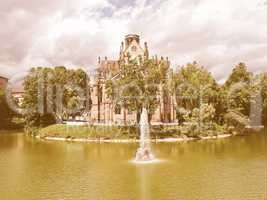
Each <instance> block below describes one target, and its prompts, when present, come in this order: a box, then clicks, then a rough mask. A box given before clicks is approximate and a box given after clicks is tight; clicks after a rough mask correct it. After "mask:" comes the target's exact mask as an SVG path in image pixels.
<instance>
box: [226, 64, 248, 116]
mask: <svg viewBox="0 0 267 200" xmlns="http://www.w3.org/2000/svg"><path fill="white" fill-rule="evenodd" d="M252 78H253V74H252V73H250V72H248V69H247V66H246V65H245V64H244V63H239V64H238V65H236V66H235V67H234V69H233V71H232V73H231V75H230V76H229V78H228V79H227V81H226V82H225V84H224V90H225V91H224V93H225V94H226V95H227V97H226V99H227V102H226V103H227V105H228V109H230V110H234V111H235V112H239V113H241V114H242V115H246V116H249V113H250V100H251V92H252V91H253V85H252Z"/></svg>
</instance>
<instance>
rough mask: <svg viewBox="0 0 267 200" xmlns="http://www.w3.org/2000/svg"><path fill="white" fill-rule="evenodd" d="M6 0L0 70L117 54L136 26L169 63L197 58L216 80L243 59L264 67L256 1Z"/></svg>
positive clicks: (262, 19)
mask: <svg viewBox="0 0 267 200" xmlns="http://www.w3.org/2000/svg"><path fill="white" fill-rule="evenodd" d="M36 2H37V1H34V0H28V1H27V3H25V2H24V3H23V4H22V3H21V1H19V0H13V1H8V2H1V3H0V8H1V9H0V11H1V12H0V13H1V14H0V15H1V18H0V23H1V24H2V25H4V27H5V29H1V30H0V40H1V44H2V45H1V47H0V69H1V72H0V73H5V74H9V75H12V74H13V73H16V72H17V71H18V70H22V69H26V68H28V67H30V66H44V65H45V66H53V65H66V66H84V67H85V68H87V69H90V68H93V67H94V66H95V63H96V60H97V57H98V56H101V57H104V56H106V55H107V56H108V57H113V58H114V59H116V58H117V55H118V51H119V45H120V42H121V41H122V40H123V37H124V35H125V34H127V33H132V32H134V33H138V34H140V35H141V37H142V39H143V42H144V41H147V42H148V43H149V47H150V50H151V54H152V55H153V54H156V53H157V54H159V55H163V56H169V57H170V59H171V61H172V63H173V65H176V64H179V65H182V64H185V63H187V62H191V61H194V60H196V61H199V62H200V64H202V65H204V66H205V67H207V68H208V69H209V70H210V71H211V72H212V74H213V75H214V76H215V77H216V78H217V79H218V80H223V79H225V77H226V76H227V75H228V74H229V73H230V71H231V68H232V67H233V65H235V64H237V63H238V62H241V61H242V62H246V63H247V64H248V66H249V69H250V70H251V71H255V72H261V71H265V70H266V69H267V68H266V63H267V62H266V61H267V56H265V52H266V50H267V42H266V41H267V35H266V34H265V32H266V31H267V26H266V25H267V18H266V11H267V8H266V5H265V4H264V2H263V1H250V0H236V1H232V0H225V1H221V0H202V1H200V0H168V1H164V0H162V1H161V0H153V1H151V0H136V1H135V2H134V3H133V1H130V0H110V1H108V0H97V1H93V0H91V1H87V0H79V1H66V0H58V1H54V0H49V1H45V0H41V1H38V3H36Z"/></svg>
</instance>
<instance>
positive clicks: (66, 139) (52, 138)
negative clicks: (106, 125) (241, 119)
mask: <svg viewBox="0 0 267 200" xmlns="http://www.w3.org/2000/svg"><path fill="white" fill-rule="evenodd" d="M232 136H235V135H234V134H222V135H218V136H203V137H201V136H200V137H199V138H193V137H187V138H164V139H156V138H155V139H150V141H151V142H152V143H178V142H189V141H196V140H215V139H224V138H229V137H232ZM35 138H37V139H40V140H46V141H61V142H88V143H139V142H140V140H139V139H101V138H99V139H90V138H72V137H56V136H45V137H40V136H39V135H37V136H35Z"/></svg>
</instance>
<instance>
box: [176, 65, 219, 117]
mask: <svg viewBox="0 0 267 200" xmlns="http://www.w3.org/2000/svg"><path fill="white" fill-rule="evenodd" d="M171 88H172V91H174V92H175V96H176V102H177V105H178V107H180V109H179V110H184V109H186V110H188V111H190V112H192V111H193V109H195V108H200V106H201V105H202V104H204V103H208V104H213V105H214V106H215V105H217V104H218V103H219V102H218V90H219V86H218V84H217V83H216V81H215V79H214V78H213V77H212V76H211V74H210V73H209V72H208V71H207V70H206V69H205V68H204V67H201V66H199V65H198V63H197V62H193V63H189V64H187V65H186V66H183V67H181V68H180V69H179V70H178V71H177V72H174V74H173V77H172V83H171ZM179 110H178V113H177V117H178V118H180V119H179V120H180V121H184V120H185V119H183V117H182V114H179Z"/></svg>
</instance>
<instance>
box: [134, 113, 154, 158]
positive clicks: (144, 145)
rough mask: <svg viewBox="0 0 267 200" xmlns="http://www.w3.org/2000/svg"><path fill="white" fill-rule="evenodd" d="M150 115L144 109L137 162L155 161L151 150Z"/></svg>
mask: <svg viewBox="0 0 267 200" xmlns="http://www.w3.org/2000/svg"><path fill="white" fill-rule="evenodd" d="M149 132H150V131H149V123H148V113H147V110H146V108H143V110H142V114H141V119H140V147H139V148H138V150H137V152H136V156H135V161H136V162H151V161H153V160H154V159H155V157H154V155H153V154H152V152H151V148H150V134H149Z"/></svg>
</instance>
